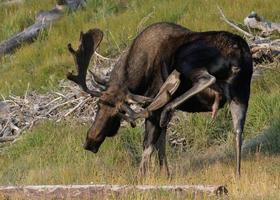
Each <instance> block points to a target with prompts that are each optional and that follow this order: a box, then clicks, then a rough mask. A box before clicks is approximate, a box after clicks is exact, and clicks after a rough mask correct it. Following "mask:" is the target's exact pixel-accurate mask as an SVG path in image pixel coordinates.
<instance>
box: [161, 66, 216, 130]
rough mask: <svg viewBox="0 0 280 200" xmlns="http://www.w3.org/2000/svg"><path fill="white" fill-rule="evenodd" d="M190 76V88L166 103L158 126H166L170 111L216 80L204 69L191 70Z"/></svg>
mask: <svg viewBox="0 0 280 200" xmlns="http://www.w3.org/2000/svg"><path fill="white" fill-rule="evenodd" d="M190 78H191V80H192V82H193V86H192V87H191V89H189V90H188V91H186V92H185V93H184V94H182V95H181V96H179V97H177V98H176V99H174V100H173V101H171V102H170V103H168V104H167V105H166V106H165V107H164V110H163V112H162V114H161V117H160V126H161V127H166V126H167V124H168V122H169V121H170V119H171V116H172V115H171V113H172V112H173V111H174V110H175V109H176V108H177V107H178V106H180V105H181V104H182V103H184V102H185V101H186V100H187V99H189V98H191V97H192V96H194V95H196V94H197V93H199V92H201V91H202V90H204V89H206V88H208V87H209V86H211V85H212V84H214V83H215V82H216V78H215V77H214V76H212V75H210V74H209V73H208V72H207V70H206V69H204V68H203V69H199V70H193V71H192V72H191V73H190Z"/></svg>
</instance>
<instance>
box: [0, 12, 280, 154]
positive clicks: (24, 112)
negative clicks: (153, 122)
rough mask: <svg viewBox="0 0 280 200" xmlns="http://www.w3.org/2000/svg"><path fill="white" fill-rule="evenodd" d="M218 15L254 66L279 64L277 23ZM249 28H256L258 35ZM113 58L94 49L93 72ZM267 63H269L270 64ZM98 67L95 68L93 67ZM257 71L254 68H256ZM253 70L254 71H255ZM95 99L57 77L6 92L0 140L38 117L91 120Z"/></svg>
mask: <svg viewBox="0 0 280 200" xmlns="http://www.w3.org/2000/svg"><path fill="white" fill-rule="evenodd" d="M220 13H221V18H222V20H224V21H225V22H226V23H228V24H229V25H230V26H232V27H233V28H235V29H236V30H238V31H239V32H241V33H242V34H243V35H244V37H246V39H247V41H248V44H249V46H250V48H251V51H252V55H253V58H254V62H255V69H259V68H270V69H272V68H273V69H277V68H279V58H280V56H279V55H280V54H279V53H280V39H274V40H273V39H271V38H270V36H271V35H272V34H273V33H275V32H276V34H278V35H279V33H280V28H279V27H280V25H279V24H277V23H271V22H268V21H265V20H264V19H263V18H261V17H259V16H258V15H257V14H256V13H255V12H252V13H251V14H250V15H249V16H248V17H246V18H245V20H244V23H245V26H243V27H246V26H247V27H248V28H247V30H244V29H242V28H240V26H238V25H237V24H236V23H234V22H232V21H230V20H228V19H227V18H226V17H225V15H224V13H223V12H222V10H221V9H220ZM252 29H260V30H261V31H262V32H260V34H259V35H256V34H253V33H252V31H251V30H252ZM115 61H116V59H108V58H105V57H103V56H101V55H99V54H97V53H96V59H95V63H94V65H93V69H94V71H95V72H94V73H97V74H99V75H102V76H107V77H108V76H109V74H110V71H111V69H112V66H113V65H114V63H115ZM270 63H273V65H272V64H270ZM97 70H98V71H97ZM256 71H258V70H256ZM256 74H257V73H256ZM87 81H88V83H91V86H92V87H94V85H95V84H96V83H95V82H94V79H93V78H91V77H90V75H89V77H88V80H87ZM96 101H97V99H95V98H92V97H91V96H89V95H88V94H85V93H84V92H83V91H82V90H80V89H79V88H78V87H77V86H75V85H73V84H72V83H70V82H69V81H61V83H60V85H59V89H58V91H51V92H48V93H46V94H39V93H37V92H34V91H29V89H28V88H27V90H26V93H25V95H24V96H14V95H9V96H8V97H2V101H0V143H1V142H8V141H14V140H15V139H16V138H18V136H20V135H21V133H23V132H24V131H25V130H28V129H30V128H32V127H33V125H34V124H35V123H36V122H37V121H39V120H54V121H60V120H63V119H66V118H69V117H71V118H75V119H76V120H79V121H82V122H89V121H92V120H93V119H94V117H95V111H96V107H97V106H96ZM184 141H185V139H184V138H178V137H177V136H176V135H174V134H173V135H172V134H171V135H170V143H171V144H172V146H177V147H178V146H180V148H182V147H184V146H185V142H184Z"/></svg>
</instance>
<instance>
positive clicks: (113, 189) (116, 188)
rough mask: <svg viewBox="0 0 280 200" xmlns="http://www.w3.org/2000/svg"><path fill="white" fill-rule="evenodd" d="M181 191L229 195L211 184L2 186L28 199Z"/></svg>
mask: <svg viewBox="0 0 280 200" xmlns="http://www.w3.org/2000/svg"><path fill="white" fill-rule="evenodd" d="M160 191H165V192H180V193H183V192H184V193H191V194H194V195H195V196H196V195H198V194H206V195H210V196H214V195H216V196H221V195H227V194H228V190H227V189H226V187H225V186H209V185H163V186H153V185H135V186H133V185H38V186H7V187H5V186H2V187H0V194H2V196H4V197H6V198H12V197H21V198H27V199H42V198H43V199H53V198H54V199H66V198H67V199H68V198H69V199H81V198H87V199H92V198H96V197H100V198H101V197H103V198H104V196H106V195H111V194H117V195H122V194H128V193H129V192H141V193H144V192H160Z"/></svg>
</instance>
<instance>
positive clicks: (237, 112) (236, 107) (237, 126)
mask: <svg viewBox="0 0 280 200" xmlns="http://www.w3.org/2000/svg"><path fill="white" fill-rule="evenodd" d="M247 107H248V106H247V104H243V103H240V102H237V101H234V100H232V101H231V103H230V111H231V115H232V121H233V128H234V132H235V151H236V175H237V176H238V177H239V176H240V168H241V146H242V133H243V128H244V123H245V118H246V112H247Z"/></svg>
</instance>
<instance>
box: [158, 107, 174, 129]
mask: <svg viewBox="0 0 280 200" xmlns="http://www.w3.org/2000/svg"><path fill="white" fill-rule="evenodd" d="M172 113H173V110H172V109H164V110H163V111H162V113H161V115H160V127H161V128H164V127H166V126H167V125H168V123H169V122H170V120H171V117H172Z"/></svg>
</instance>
